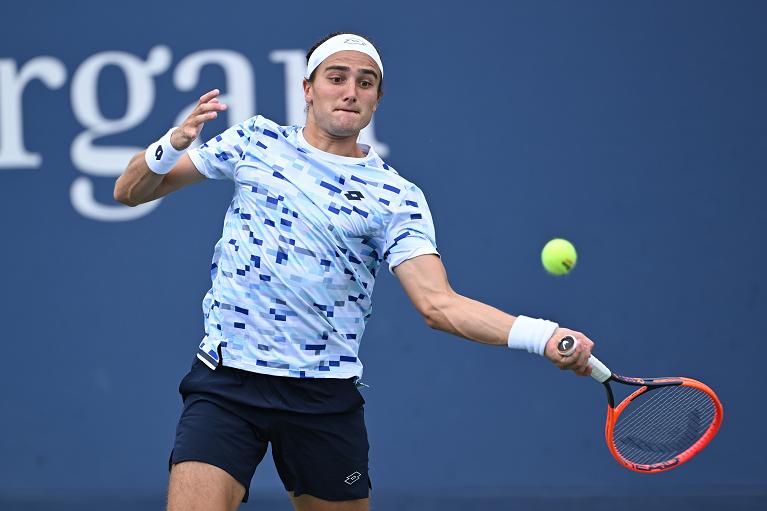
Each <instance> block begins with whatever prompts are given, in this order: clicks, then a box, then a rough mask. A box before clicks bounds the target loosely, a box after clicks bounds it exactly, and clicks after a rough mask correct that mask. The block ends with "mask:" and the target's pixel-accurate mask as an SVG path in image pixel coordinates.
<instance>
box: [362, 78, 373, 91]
mask: <svg viewBox="0 0 767 511" xmlns="http://www.w3.org/2000/svg"><path fill="white" fill-rule="evenodd" d="M360 85H361V86H362V87H364V88H366V89H367V88H368V87H372V86H373V84H372V83H371V82H368V81H367V80H363V81H361V82H360Z"/></svg>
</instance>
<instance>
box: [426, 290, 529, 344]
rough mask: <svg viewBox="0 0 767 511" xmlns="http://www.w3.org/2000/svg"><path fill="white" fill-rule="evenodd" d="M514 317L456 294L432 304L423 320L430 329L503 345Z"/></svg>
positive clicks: (485, 342)
mask: <svg viewBox="0 0 767 511" xmlns="http://www.w3.org/2000/svg"><path fill="white" fill-rule="evenodd" d="M514 319H515V317H514V316H512V315H510V314H506V313H505V312H503V311H501V310H498V309H496V308H495V307H491V306H490V305H486V304H484V303H482V302H478V301H476V300H472V299H471V298H467V297H465V296H462V295H459V294H457V293H450V296H448V297H446V298H445V299H443V300H441V303H439V304H435V305H434V306H433V307H431V310H430V311H429V314H428V315H427V317H426V321H427V323H428V324H429V326H430V327H431V328H434V329H437V330H442V331H443V332H447V333H450V334H454V335H459V336H461V337H465V338H466V339H471V340H473V341H477V342H481V343H484V344H493V345H497V346H506V343H507V340H508V336H509V330H510V329H511V325H512V324H513V323H514Z"/></svg>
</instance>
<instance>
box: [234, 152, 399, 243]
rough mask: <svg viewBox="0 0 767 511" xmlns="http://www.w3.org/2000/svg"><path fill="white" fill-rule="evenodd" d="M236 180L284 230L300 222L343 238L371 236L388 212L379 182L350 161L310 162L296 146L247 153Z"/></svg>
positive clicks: (378, 233)
mask: <svg viewBox="0 0 767 511" xmlns="http://www.w3.org/2000/svg"><path fill="white" fill-rule="evenodd" d="M360 170H364V169H360ZM360 175H362V177H360ZM235 180H236V182H237V184H238V185H239V186H240V189H241V191H242V193H243V194H248V195H249V198H250V199H251V200H252V201H253V203H254V205H255V206H256V207H257V208H259V209H260V210H261V211H262V213H263V214H265V215H266V216H269V217H273V218H271V221H272V222H274V223H275V225H277V222H279V225H280V226H281V227H282V228H283V229H284V230H291V229H290V228H292V227H298V226H302V227H303V228H310V229H320V230H329V231H333V232H334V233H335V235H337V236H341V237H343V238H346V239H351V238H361V239H365V238H367V239H375V238H378V237H380V236H381V235H382V232H383V226H384V224H385V222H386V218H387V217H388V216H389V208H388V207H387V206H388V204H386V203H387V202H389V201H386V200H384V201H381V200H379V199H380V193H379V191H378V188H380V186H379V185H378V183H372V182H369V181H368V180H367V179H365V175H364V172H360V171H357V170H356V169H355V166H354V165H330V164H324V163H322V162H315V161H311V160H309V159H308V158H306V157H305V156H304V155H303V154H302V153H300V152H297V151H295V150H294V151H272V152H268V153H267V152H263V153H256V154H252V153H251V154H249V153H246V154H245V155H244V157H243V159H242V160H240V162H239V163H238V164H237V168H236V172H235ZM286 228H287V229H286Z"/></svg>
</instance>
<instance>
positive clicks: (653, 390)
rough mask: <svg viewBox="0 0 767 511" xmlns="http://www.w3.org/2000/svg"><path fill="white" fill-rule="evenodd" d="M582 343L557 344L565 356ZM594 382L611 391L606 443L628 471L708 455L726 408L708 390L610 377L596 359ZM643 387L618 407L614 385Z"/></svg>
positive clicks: (658, 468)
mask: <svg viewBox="0 0 767 511" xmlns="http://www.w3.org/2000/svg"><path fill="white" fill-rule="evenodd" d="M576 343H577V341H576V340H575V339H574V338H573V337H572V336H569V335H567V336H565V337H563V338H562V339H560V341H559V343H558V344H557V350H558V351H559V353H560V354H561V355H563V356H569V355H571V354H572V353H573V352H574V351H575V346H576ZM589 366H590V367H591V377H592V378H594V379H595V380H596V381H598V382H600V383H602V384H603V385H604V386H605V389H606V390H607V422H606V425H605V440H607V447H608V448H609V449H610V453H611V454H612V455H613V456H614V457H615V459H616V460H618V463H620V464H621V465H623V466H624V467H626V468H628V469H631V470H634V471H637V472H663V471H666V470H670V469H672V468H674V467H678V466H679V465H681V464H682V463H684V462H686V461H688V460H689V459H690V458H692V457H693V456H695V455H696V454H698V453H699V452H700V451H702V450H703V448H704V447H706V445H708V443H709V442H710V441H711V439H712V438H714V435H716V432H717V431H718V430H719V426H721V424H722V403H720V402H719V398H718V397H717V396H716V394H715V393H714V391H713V390H711V389H710V388H709V387H708V386H706V385H705V384H703V383H701V382H699V381H697V380H693V379H691V378H682V377H671V378H668V377H666V378H629V377H627V376H621V375H619V374H615V373H614V372H612V371H610V369H608V368H607V366H606V365H604V364H603V363H602V362H600V361H599V359H598V358H596V357H595V356H593V355H592V356H591V357H590V358H589ZM611 382H612V383H620V384H622V385H629V386H632V387H638V388H637V389H636V390H634V391H633V392H632V393H631V394H630V395H629V396H628V397H626V398H625V399H624V400H623V401H622V402H621V403H620V404H619V405H618V406H617V407H616V406H615V398H614V396H613V390H612V388H611V387H610V383H611Z"/></svg>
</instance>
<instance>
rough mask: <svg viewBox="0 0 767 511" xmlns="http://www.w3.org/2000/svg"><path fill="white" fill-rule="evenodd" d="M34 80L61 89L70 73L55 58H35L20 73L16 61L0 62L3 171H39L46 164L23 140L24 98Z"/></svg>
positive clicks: (0, 166)
mask: <svg viewBox="0 0 767 511" xmlns="http://www.w3.org/2000/svg"><path fill="white" fill-rule="evenodd" d="M34 79H38V80H40V81H41V82H43V83H44V84H45V86H46V87H48V88H49V89H58V88H59V87H61V86H63V85H64V82H66V80H67V69H66V68H65V67H64V64H62V63H61V61H60V60H57V59H55V58H53V57H36V58H34V59H32V60H30V61H29V62H27V63H26V64H25V65H24V66H23V67H22V68H21V71H20V72H18V71H17V69H16V62H14V61H13V60H10V59H2V60H0V169H2V168H7V169H11V168H16V169H18V168H37V167H39V166H40V165H42V163H43V158H42V156H40V155H39V154H37V153H30V152H27V150H26V149H25V148H24V139H23V134H24V119H23V117H22V104H23V101H22V100H23V98H22V96H23V94H24V87H26V85H27V84H28V83H29V82H30V81H32V80H34ZM41 142H42V141H41Z"/></svg>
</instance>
